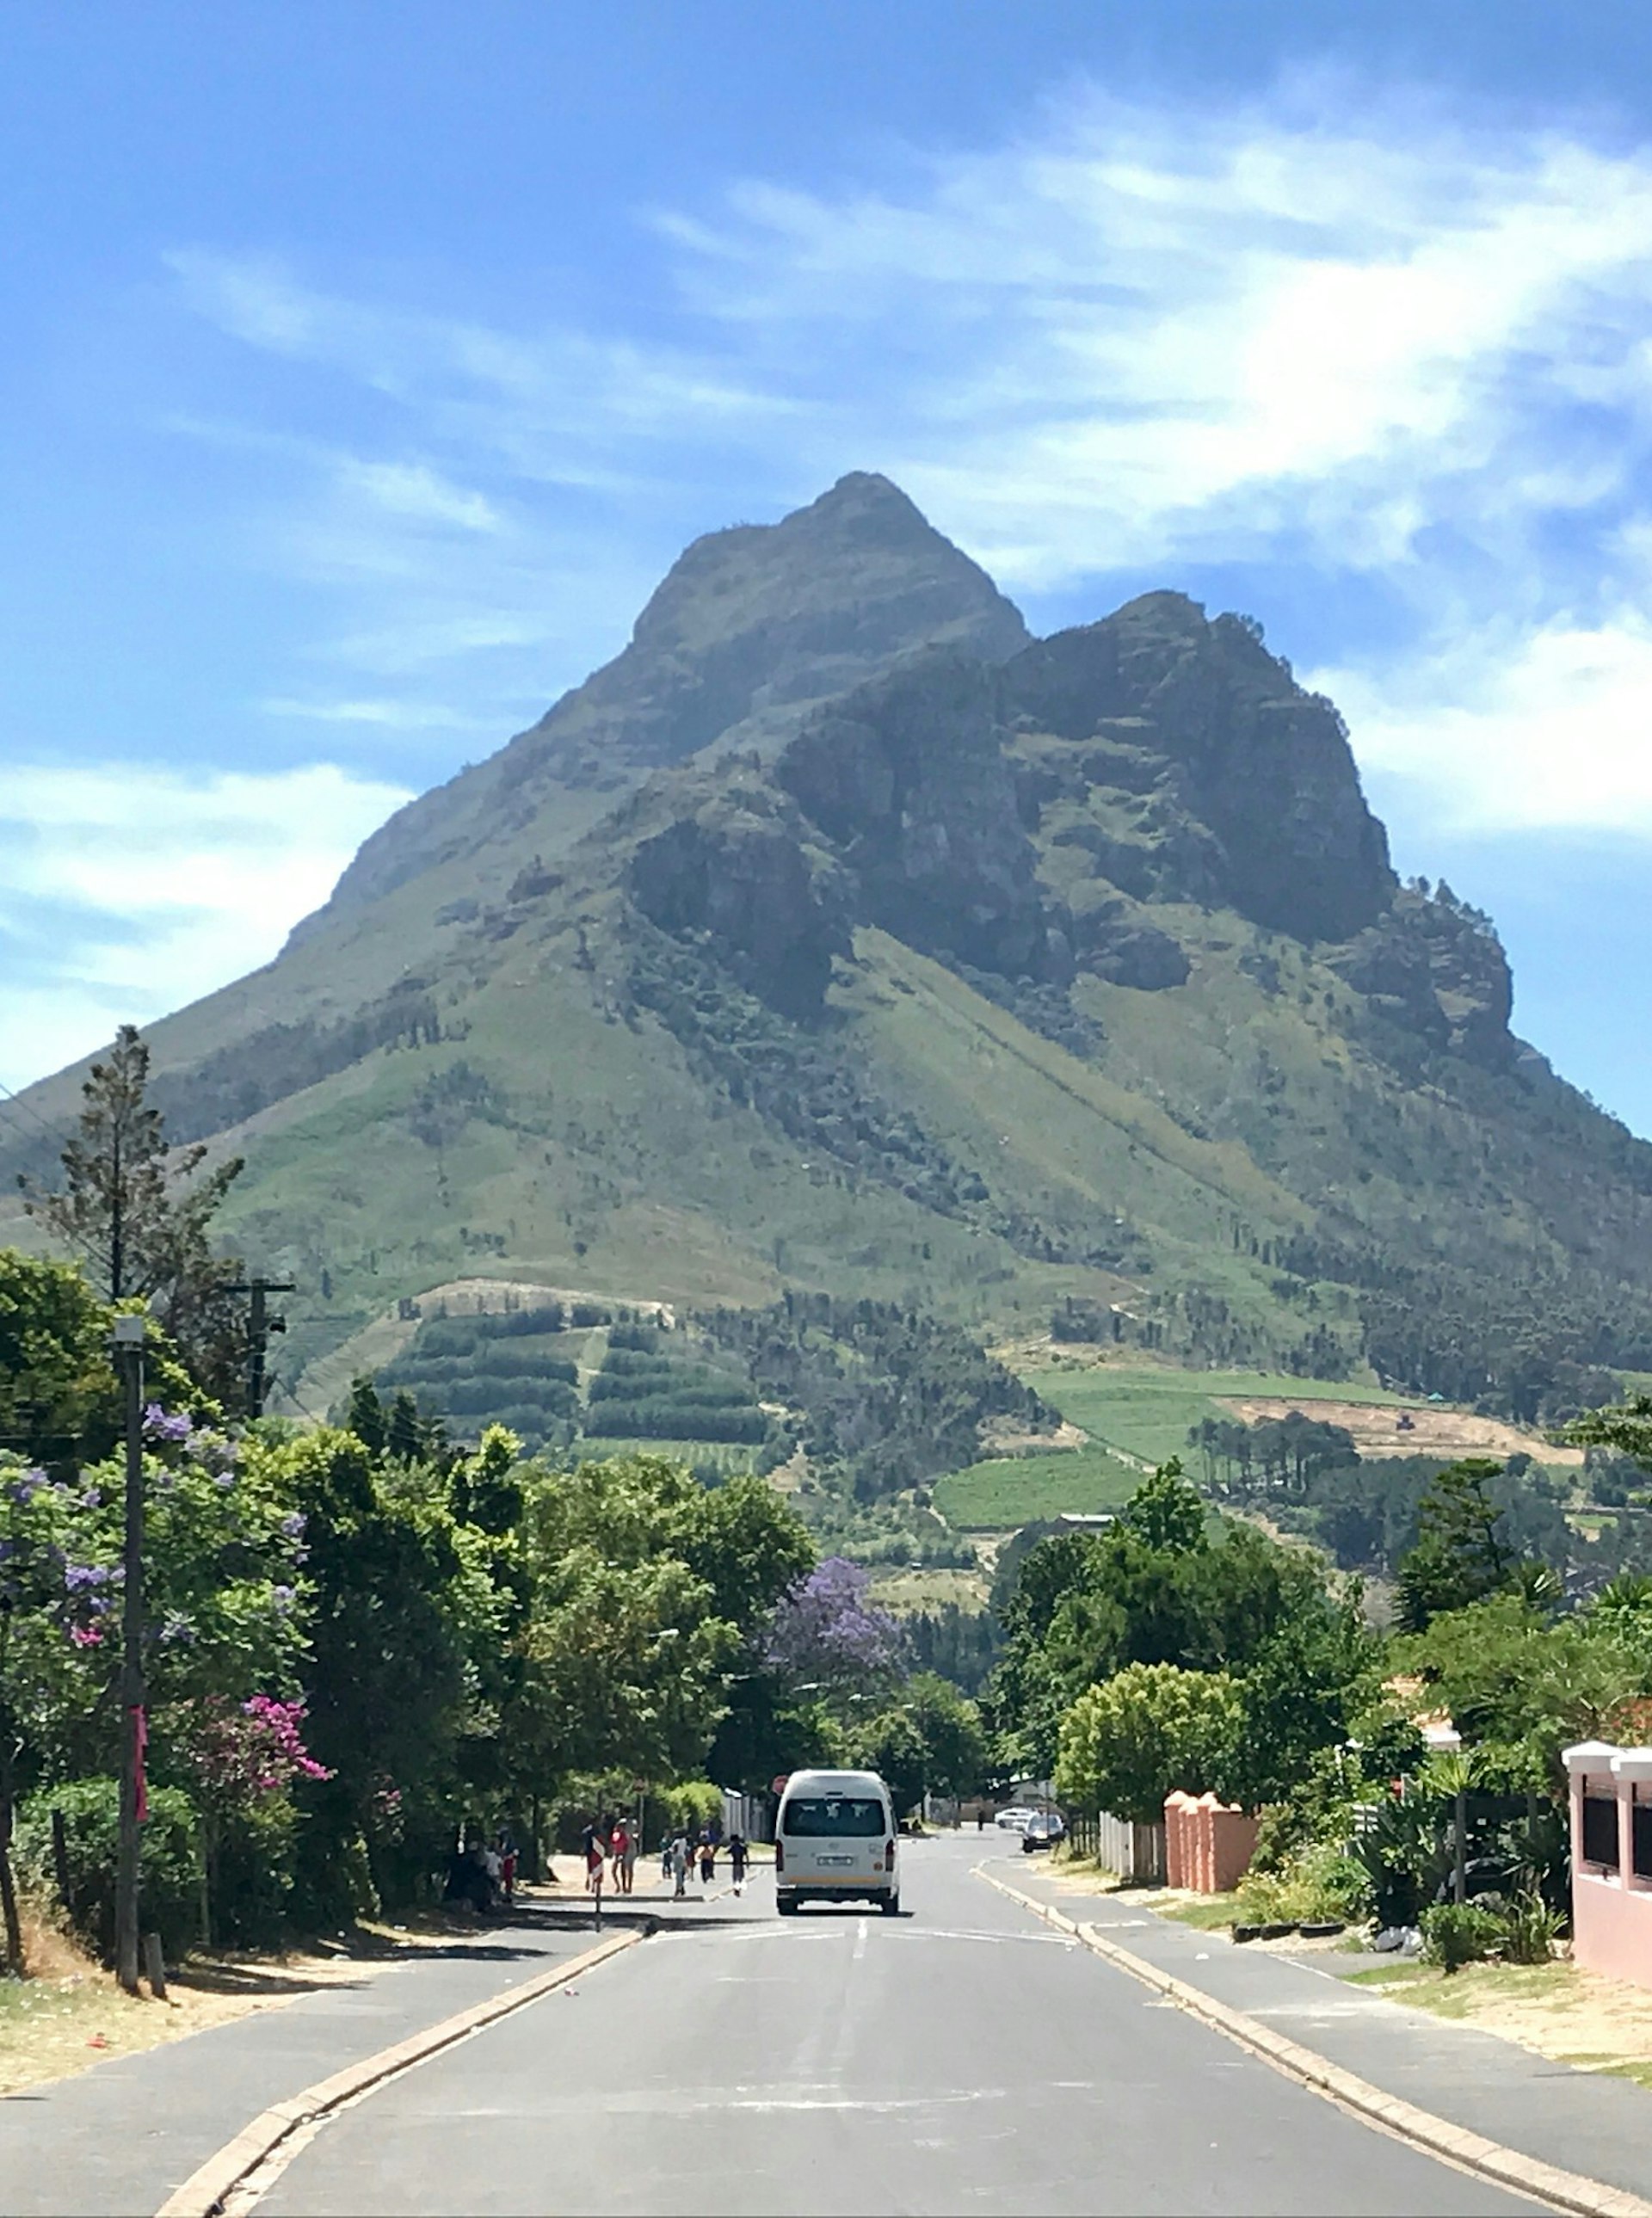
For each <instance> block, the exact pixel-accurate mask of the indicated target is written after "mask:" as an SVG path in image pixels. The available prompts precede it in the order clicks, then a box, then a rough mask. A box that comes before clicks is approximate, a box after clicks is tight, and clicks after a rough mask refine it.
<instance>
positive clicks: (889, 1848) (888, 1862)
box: [883, 1841, 894, 1871]
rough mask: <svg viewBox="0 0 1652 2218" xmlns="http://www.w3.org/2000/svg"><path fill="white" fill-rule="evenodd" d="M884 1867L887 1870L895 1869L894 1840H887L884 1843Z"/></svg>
mask: <svg viewBox="0 0 1652 2218" xmlns="http://www.w3.org/2000/svg"><path fill="white" fill-rule="evenodd" d="M883 1868H884V1870H885V1871H893V1870H894V1842H893V1841H885V1843H883Z"/></svg>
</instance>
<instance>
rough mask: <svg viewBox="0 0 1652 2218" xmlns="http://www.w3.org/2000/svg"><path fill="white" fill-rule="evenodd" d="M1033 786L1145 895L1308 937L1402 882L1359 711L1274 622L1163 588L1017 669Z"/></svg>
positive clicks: (1100, 866) (1062, 836)
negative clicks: (1271, 649) (1294, 663)
mask: <svg viewBox="0 0 1652 2218" xmlns="http://www.w3.org/2000/svg"><path fill="white" fill-rule="evenodd" d="M1003 689H1004V712H1005V719H1006V721H1007V722H1009V723H1010V724H1011V725H1012V727H1013V728H1015V730H1016V731H1017V733H1018V741H1017V748H1018V753H1019V754H1020V756H1021V758H1022V760H1023V764H1024V776H1023V781H1022V792H1023V796H1024V802H1025V803H1026V805H1028V806H1029V807H1030V809H1034V810H1036V812H1037V813H1038V816H1039V821H1040V822H1041V824H1042V823H1043V815H1044V810H1045V808H1046V807H1047V805H1048V804H1050V803H1066V804H1067V808H1066V809H1065V812H1064V813H1063V812H1062V811H1061V809H1056V810H1055V812H1054V813H1053V814H1052V815H1051V817H1050V821H1049V827H1048V836H1049V839H1050V840H1051V841H1052V842H1054V843H1055V844H1057V845H1060V846H1067V847H1068V848H1070V849H1076V850H1078V851H1080V852H1083V853H1085V854H1087V855H1088V856H1089V858H1091V863H1092V875H1093V876H1094V877H1098V878H1100V879H1103V880H1105V881H1107V882H1108V883H1109V884H1110V885H1111V886H1113V887H1117V889H1120V890H1122V891H1123V892H1124V893H1126V894H1129V895H1134V896H1135V898H1137V899H1138V900H1147V901H1152V900H1159V901H1193V902H1196V903H1198V904H1199V905H1201V906H1215V905H1222V906H1226V907H1229V908H1236V909H1237V910H1238V911H1239V912H1240V914H1241V915H1242V916H1247V917H1249V918H1251V919H1252V920H1253V921H1254V922H1256V923H1258V924H1262V925H1265V926H1269V927H1270V928H1271V929H1272V930H1274V931H1278V932H1289V933H1290V935H1291V936H1292V937H1293V938H1295V939H1302V940H1341V939H1347V938H1348V937H1349V936H1350V935H1351V934H1352V933H1354V932H1358V931H1360V930H1362V929H1363V928H1364V927H1365V926H1369V925H1370V924H1372V923H1374V922H1375V920H1377V917H1378V916H1380V915H1381V914H1383V911H1384V910H1385V909H1386V908H1387V907H1388V905H1389V901H1390V900H1391V899H1392V897H1393V895H1394V892H1395V886H1396V883H1397V881H1396V880H1395V876H1394V872H1393V870H1391V869H1390V867H1389V858H1388V841H1387V838H1386V836H1385V834H1384V833H1383V827H1382V826H1381V825H1380V824H1379V823H1378V822H1377V819H1376V818H1375V817H1374V816H1373V815H1371V813H1370V810H1369V809H1367V808H1366V806H1365V801H1364V795H1363V794H1362V793H1361V791H1360V789H1359V777H1358V771H1357V770H1356V768H1355V765H1354V760H1353V756H1352V752H1351V750H1350V748H1349V746H1348V738H1347V733H1346V729H1345V728H1344V726H1343V722H1342V720H1341V718H1340V716H1338V714H1337V712H1336V709H1334V708H1333V705H1332V704H1331V703H1329V702H1328V701H1325V700H1322V699H1321V698H1319V697H1317V696H1315V695H1312V694H1309V693H1305V692H1303V691H1302V688H1301V687H1300V686H1298V685H1296V684H1295V682H1294V681H1293V679H1292V678H1291V675H1290V667H1289V666H1288V665H1287V664H1285V663H1284V662H1282V661H1281V660H1278V658H1277V657H1275V656H1273V655H1271V654H1269V653H1268V652H1267V650H1266V648H1265V647H1264V646H1263V645H1262V643H1261V639H1260V635H1259V631H1258V629H1256V628H1255V627H1254V626H1253V625H1250V624H1248V623H1247V622H1246V621H1245V620H1244V619H1243V618H1241V617H1237V616H1218V617H1217V618H1216V621H1215V622H1214V623H1211V622H1210V621H1208V620H1207V619H1206V617H1205V615H1204V612H1203V610H1202V609H1200V608H1199V607H1198V605H1197V604H1196V603H1195V602H1192V601H1190V600H1188V599H1187V598H1185V596H1184V595H1182V594H1180V593H1148V594H1145V595H1144V596H1143V597H1142V598H1141V599H1139V600H1135V601H1131V602H1130V603H1129V604H1128V605H1127V606H1126V607H1124V608H1122V609H1120V610H1118V611H1117V613H1116V614H1115V615H1113V616H1108V617H1107V618H1105V619H1104V622H1102V623H1098V624H1092V625H1089V626H1087V627H1086V628H1084V629H1080V630H1075V631H1068V632H1061V633H1059V634H1057V635H1056V636H1055V638H1053V639H1049V640H1044V641H1039V642H1038V643H1037V644H1036V645H1035V646H1033V647H1029V648H1028V649H1027V650H1026V651H1025V653H1024V654H1020V655H1018V656H1017V657H1016V659H1015V660H1014V661H1013V662H1012V663H1011V664H1010V665H1009V666H1008V667H1007V668H1006V669H1005V672H1004V679H1003Z"/></svg>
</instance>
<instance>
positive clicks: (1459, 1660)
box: [1395, 1588, 1652, 1794]
mask: <svg viewBox="0 0 1652 2218" xmlns="http://www.w3.org/2000/svg"><path fill="white" fill-rule="evenodd" d="M1649 1636H1652V1620H1649V1616H1648V1615H1647V1614H1645V1613H1643V1611H1642V1610H1640V1609H1638V1608H1634V1607H1633V1606H1632V1605H1631V1606H1629V1607H1625V1608H1616V1607H1614V1606H1613V1605H1612V1604H1611V1603H1606V1605H1605V1606H1604V1607H1603V1606H1602V1603H1600V1602H1597V1603H1596V1604H1595V1606H1594V1607H1593V1608H1591V1609H1588V1610H1586V1611H1581V1612H1580V1613H1578V1614H1575V1615H1574V1616H1570V1617H1564V1618H1561V1619H1559V1620H1555V1619H1553V1618H1551V1617H1550V1615H1549V1614H1548V1612H1547V1611H1546V1610H1544V1609H1542V1608H1533V1607H1532V1606H1531V1602H1529V1601H1528V1600H1527V1598H1526V1596H1525V1595H1524V1594H1523V1593H1521V1592H1520V1591H1519V1589H1514V1588H1509V1589H1505V1590H1504V1591H1503V1592H1501V1593H1499V1594H1494V1595H1488V1597H1487V1598H1486V1599H1485V1600H1483V1601H1482V1602H1474V1603H1471V1604H1470V1605H1469V1607H1468V1608H1464V1609H1459V1610H1449V1611H1443V1612H1441V1613H1440V1614H1439V1615H1438V1616H1435V1617H1433V1618H1432V1619H1431V1620H1429V1622H1428V1625H1427V1626H1426V1629H1425V1630H1424V1631H1423V1632H1422V1633H1420V1634H1418V1635H1415V1636H1414V1637H1413V1638H1411V1639H1406V1640H1402V1641H1401V1642H1400V1643H1399V1644H1398V1645H1397V1646H1396V1649H1395V1662H1396V1663H1398V1664H1399V1665H1400V1667H1401V1669H1402V1670H1410V1671H1414V1672H1419V1673H1421V1674H1423V1675H1425V1676H1426V1678H1427V1680H1428V1682H1429V1687H1430V1691H1431V1694H1432V1696H1433V1697H1434V1698H1435V1699H1437V1700H1438V1701H1439V1703H1440V1705H1441V1706H1442V1707H1444V1708H1445V1709H1446V1710H1447V1711H1449V1713H1450V1714H1451V1719H1452V1720H1453V1721H1454V1723H1455V1724H1456V1725H1457V1728H1458V1730H1459V1731H1460V1732H1462V1733H1463V1737H1464V1738H1465V1739H1467V1740H1469V1741H1471V1742H1473V1743H1475V1744H1478V1745H1479V1746H1481V1747H1482V1749H1491V1750H1498V1751H1500V1752H1501V1753H1500V1762H1501V1767H1502V1769H1503V1771H1504V1773H1505V1775H1507V1776H1508V1777H1510V1778H1512V1779H1514V1780H1518V1781H1519V1783H1520V1784H1522V1785H1525V1786H1530V1787H1537V1788H1541V1789H1544V1790H1546V1791H1548V1792H1550V1793H1551V1794H1558V1793H1559V1791H1560V1789H1561V1787H1562V1779H1563V1774H1562V1766H1561V1762H1560V1751H1561V1750H1562V1748H1564V1747H1565V1746H1567V1745H1568V1743H1570V1742H1574V1741H1579V1740H1587V1739H1592V1738H1596V1737H1597V1736H1599V1735H1602V1734H1603V1733H1606V1732H1608V1731H1609V1729H1610V1726H1611V1721H1612V1717H1613V1714H1614V1713H1615V1712H1617V1711H1618V1710H1619V1709H1620V1708H1621V1707H1623V1705H1624V1703H1625V1702H1627V1701H1632V1700H1634V1699H1636V1698H1637V1697H1640V1696H1643V1695H1645V1694H1649V1693H1652V1637H1649Z"/></svg>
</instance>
